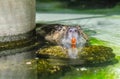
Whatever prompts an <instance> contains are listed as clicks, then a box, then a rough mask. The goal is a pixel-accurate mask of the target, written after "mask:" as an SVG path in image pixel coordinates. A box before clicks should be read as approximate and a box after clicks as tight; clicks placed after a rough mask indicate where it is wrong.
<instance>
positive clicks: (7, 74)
mask: <svg viewBox="0 0 120 79" xmlns="http://www.w3.org/2000/svg"><path fill="white" fill-rule="evenodd" d="M33 58H34V51H26V52H21V53H17V54H15V55H9V56H3V57H0V79H37V75H36V74H35V70H32V69H29V67H28V65H27V64H26V62H27V60H29V59H33Z"/></svg>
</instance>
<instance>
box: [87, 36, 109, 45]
mask: <svg viewBox="0 0 120 79" xmlns="http://www.w3.org/2000/svg"><path fill="white" fill-rule="evenodd" d="M89 43H90V44H91V45H105V44H107V42H106V41H102V40H99V39H97V38H94V37H91V38H90V39H89Z"/></svg>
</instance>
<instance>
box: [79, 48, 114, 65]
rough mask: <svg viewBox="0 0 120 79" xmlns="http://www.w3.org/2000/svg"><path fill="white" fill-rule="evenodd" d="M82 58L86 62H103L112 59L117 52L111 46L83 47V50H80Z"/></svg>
mask: <svg viewBox="0 0 120 79" xmlns="http://www.w3.org/2000/svg"><path fill="white" fill-rule="evenodd" d="M80 58H81V59H82V60H85V61H86V63H103V62H108V61H112V60H113V59H114V58H115V54H114V53H113V50H112V49H111V48H110V47H105V46H89V47H85V48H83V51H82V52H80Z"/></svg>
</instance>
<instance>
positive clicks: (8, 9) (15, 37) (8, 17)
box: [0, 0, 35, 49]
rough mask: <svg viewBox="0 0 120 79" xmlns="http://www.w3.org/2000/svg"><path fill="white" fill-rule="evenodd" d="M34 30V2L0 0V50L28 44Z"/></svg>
mask: <svg viewBox="0 0 120 79" xmlns="http://www.w3.org/2000/svg"><path fill="white" fill-rule="evenodd" d="M34 29H35V0H0V49H1V48H2V49H4V48H6V49H7V48H11V47H12V46H13V45H14V46H13V47H16V46H18V47H19V46H20V45H24V44H25V43H26V42H27V43H29V42H30V40H31V39H32V37H33V36H35V35H34V32H35V31H34ZM20 41H22V42H21V43H20Z"/></svg>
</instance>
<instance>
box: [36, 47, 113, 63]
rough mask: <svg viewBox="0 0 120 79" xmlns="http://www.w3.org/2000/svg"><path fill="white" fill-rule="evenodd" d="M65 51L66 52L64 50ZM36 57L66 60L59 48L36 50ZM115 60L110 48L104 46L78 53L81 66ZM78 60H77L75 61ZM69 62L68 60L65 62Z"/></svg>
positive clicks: (87, 48)
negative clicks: (81, 61)
mask: <svg viewBox="0 0 120 79" xmlns="http://www.w3.org/2000/svg"><path fill="white" fill-rule="evenodd" d="M65 51H67V50H65ZM36 53H37V55H38V56H41V57H45V56H46V57H48V58H52V57H53V58H68V59H69V57H68V56H67V54H66V53H64V52H63V50H62V48H61V47H60V46H50V47H48V48H43V49H40V50H38V51H37V52H36ZM113 59H115V54H114V53H113V50H112V49H111V48H110V47H105V46H97V45H96V46H95V45H94V46H88V47H84V48H83V49H82V52H79V60H83V61H84V63H81V64H99V63H104V62H110V61H112V60H113ZM77 60H78V59H77ZM67 61H69V60H67Z"/></svg>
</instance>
